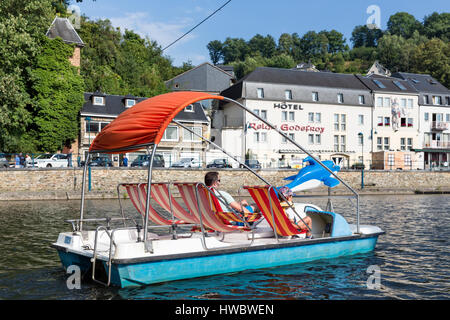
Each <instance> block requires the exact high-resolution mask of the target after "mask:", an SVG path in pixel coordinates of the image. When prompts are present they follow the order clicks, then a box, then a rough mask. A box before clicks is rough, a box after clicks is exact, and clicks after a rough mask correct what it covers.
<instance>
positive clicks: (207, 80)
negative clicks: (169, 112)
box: [165, 62, 234, 92]
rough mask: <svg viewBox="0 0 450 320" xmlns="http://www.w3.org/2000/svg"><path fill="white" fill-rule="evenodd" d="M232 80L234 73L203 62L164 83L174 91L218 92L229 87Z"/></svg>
mask: <svg viewBox="0 0 450 320" xmlns="http://www.w3.org/2000/svg"><path fill="white" fill-rule="evenodd" d="M232 79H234V73H233V74H231V73H228V72H226V71H225V70H223V69H222V68H220V67H217V66H214V65H212V64H211V63H209V62H205V63H202V64H200V65H198V66H196V67H195V68H192V69H190V70H188V71H185V72H183V73H181V74H179V75H177V76H175V77H173V78H172V79H169V80H167V81H165V84H166V87H168V88H169V89H171V90H174V91H175V90H179V91H186V90H192V91H203V92H220V91H222V90H224V89H226V88H228V87H229V86H230V84H231V80H232Z"/></svg>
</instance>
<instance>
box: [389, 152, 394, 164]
mask: <svg viewBox="0 0 450 320" xmlns="http://www.w3.org/2000/svg"><path fill="white" fill-rule="evenodd" d="M393 165H395V156H394V155H393V154H392V153H389V154H388V166H391V167H392V166H393Z"/></svg>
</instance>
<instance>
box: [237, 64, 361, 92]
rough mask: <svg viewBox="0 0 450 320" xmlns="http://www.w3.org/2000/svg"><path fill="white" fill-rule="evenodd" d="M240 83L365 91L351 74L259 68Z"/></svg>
mask: <svg viewBox="0 0 450 320" xmlns="http://www.w3.org/2000/svg"><path fill="white" fill-rule="evenodd" d="M241 81H246V82H261V83H278V84H292V85H303V86H312V87H327V88H342V89H356V90H367V88H366V87H365V86H364V85H363V84H362V83H361V82H360V81H359V80H358V79H357V78H356V77H355V76H354V75H352V74H344V73H332V72H309V71H301V70H293V69H282V68H270V67H259V68H256V69H255V70H254V71H253V72H251V73H250V74H248V75H247V76H246V77H244V78H242V80H241Z"/></svg>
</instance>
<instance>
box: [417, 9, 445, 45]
mask: <svg viewBox="0 0 450 320" xmlns="http://www.w3.org/2000/svg"><path fill="white" fill-rule="evenodd" d="M423 31H424V34H425V35H426V36H427V37H428V38H430V39H431V38H434V37H436V38H439V39H441V40H442V41H444V42H448V41H450V13H448V12H443V13H441V14H439V13H437V12H433V13H432V14H430V15H428V16H425V18H424V19H423Z"/></svg>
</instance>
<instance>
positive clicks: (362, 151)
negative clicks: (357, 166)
mask: <svg viewBox="0 0 450 320" xmlns="http://www.w3.org/2000/svg"><path fill="white" fill-rule="evenodd" d="M361 162H362V167H361V189H364V135H363V134H362V133H361Z"/></svg>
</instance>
